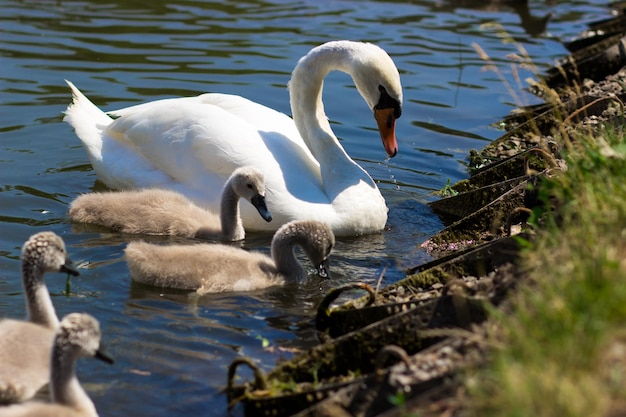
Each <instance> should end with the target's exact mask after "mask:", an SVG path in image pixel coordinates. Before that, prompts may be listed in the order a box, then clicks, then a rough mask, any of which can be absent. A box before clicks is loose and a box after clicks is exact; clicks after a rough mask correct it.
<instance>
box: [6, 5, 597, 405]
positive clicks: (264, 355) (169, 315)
mask: <svg viewBox="0 0 626 417" xmlns="http://www.w3.org/2000/svg"><path fill="white" fill-rule="evenodd" d="M479 3H480V4H479ZM484 4H487V3H483V2H469V1H461V0H459V1H453V0H442V1H440V2H433V1H430V0H421V1H420V0H414V1H411V2H407V1H356V0H355V1H336V2H321V1H312V0H301V1H295V2H281V1H275V2H271V1H269V2H268V1H247V2H234V1H226V2H225V1H216V0H215V1H192V0H186V1H179V2H175V4H172V2H165V1H160V0H154V1H150V2H147V1H143V0H141V1H140V0H131V1H85V0H83V1H76V2H64V1H49V0H35V1H18V0H8V1H5V2H4V3H3V13H2V15H1V16H0V21H1V24H0V50H1V53H2V71H1V72H0V90H1V93H2V102H1V104H0V105H1V106H2V111H0V132H2V133H1V135H0V141H1V143H2V151H1V154H0V155H1V157H0V160H1V161H2V165H3V169H2V179H3V182H2V184H0V225H1V233H0V268H1V270H2V273H1V274H0V316H11V317H21V316H24V314H25V312H24V301H23V296H22V288H21V281H20V262H19V255H20V248H21V246H22V244H23V242H24V241H25V240H26V239H27V238H28V236H30V235H31V234H33V233H36V232H38V231H41V230H44V229H45V230H53V231H54V232H56V233H58V234H60V235H61V236H63V238H64V239H65V241H66V244H67V247H68V251H69V253H70V256H71V257H72V259H73V260H74V262H75V263H77V264H78V265H79V266H80V268H81V275H80V276H79V277H74V278H72V287H71V293H70V294H69V295H68V294H66V292H65V281H66V277H65V276H63V275H62V274H54V275H49V276H47V277H46V282H47V283H48V285H49V287H50V290H51V293H52V296H53V302H54V304H55V307H56V309H57V312H58V314H59V315H60V316H62V315H64V314H67V313H69V312H72V311H86V312H89V313H91V314H93V315H94V316H95V317H97V318H98V319H99V320H100V321H101V324H102V329H103V334H104V343H105V346H106V348H107V350H108V351H109V352H110V353H111V354H112V355H113V356H114V357H115V359H116V364H115V365H114V366H112V367H103V366H100V364H92V363H90V362H92V361H84V363H82V362H81V363H80V364H79V375H80V378H81V381H82V382H83V383H84V384H85V386H86V388H87V389H88V391H89V393H90V395H91V396H92V397H93V398H94V402H95V403H96V406H97V408H98V410H99V412H100V414H101V415H103V416H106V415H150V416H172V415H188V414H189V413H194V412H195V413H199V414H203V415H207V414H210V415H221V416H225V415H227V414H228V413H227V411H226V400H225V398H224V396H223V395H222V394H221V391H220V390H221V389H222V388H223V387H224V385H225V382H226V381H225V378H226V367H227V366H228V364H229V363H230V362H231V361H232V359H233V358H235V357H236V356H237V355H242V354H243V355H249V356H250V357H252V358H254V359H255V360H257V361H258V362H259V364H260V365H261V367H262V368H263V369H270V368H271V367H272V366H273V364H274V363H275V362H276V361H277V360H279V359H280V358H286V357H290V356H291V355H292V354H293V353H292V352H293V351H294V350H298V349H305V348H306V347H307V346H310V345H311V344H313V343H316V340H317V338H316V334H315V331H314V329H313V327H312V322H311V318H312V317H313V315H314V312H315V307H316V305H317V303H318V302H319V300H320V299H321V298H322V297H323V295H324V294H325V292H326V291H328V289H329V288H331V287H332V286H335V285H339V284H341V283H346V282H352V281H366V282H369V283H371V284H376V283H377V282H378V280H379V279H381V280H382V284H383V285H384V284H388V283H392V282H395V281H397V280H398V279H400V278H402V277H403V276H404V273H405V270H406V269H407V268H410V267H413V266H415V265H417V264H420V263H423V262H425V261H428V260H429V259H430V258H429V256H428V255H427V254H425V253H424V252H423V251H422V250H421V249H420V247H419V244H420V243H421V242H422V241H424V240H425V239H427V238H428V237H429V236H430V235H432V234H434V233H435V232H436V231H438V230H439V229H441V228H442V227H443V225H442V223H441V221H440V220H439V219H438V218H437V216H435V215H434V214H433V213H431V211H430V210H429V209H428V206H427V205H426V204H427V202H428V201H430V200H432V199H433V198H436V197H435V196H434V194H433V193H434V192H435V191H436V190H438V189H441V188H442V187H443V186H444V185H445V184H446V183H447V182H448V180H450V181H452V182H454V181H457V180H459V179H461V178H464V177H466V175H467V172H466V169H465V161H466V155H467V153H468V151H469V150H470V149H472V148H480V147H483V146H484V145H485V144H486V143H487V142H488V141H490V140H492V139H494V138H495V137H497V136H498V135H499V134H500V132H498V131H497V130H495V129H494V128H492V127H491V124H492V123H494V122H495V121H497V120H498V119H499V118H500V117H501V116H503V115H505V114H506V113H508V112H509V110H510V109H511V107H512V106H516V105H519V104H530V103H531V102H533V101H535V100H536V99H535V98H534V97H532V96H531V95H529V94H528V93H526V92H525V91H523V90H521V88H519V87H517V84H516V82H515V79H514V77H513V75H512V71H511V62H510V60H509V58H507V56H508V55H509V54H511V53H516V52H518V50H517V48H516V45H511V44H506V43H504V42H503V41H502V40H501V38H500V36H501V32H498V31H496V30H491V29H488V27H489V25H485V23H492V22H498V23H499V24H500V25H501V31H505V32H506V33H508V34H509V35H510V37H511V38H512V39H515V40H516V41H517V42H519V43H520V45H522V46H523V47H524V48H525V50H527V51H528V54H529V55H530V57H531V59H532V60H533V62H535V63H536V64H537V65H539V67H540V68H545V67H546V66H548V65H550V64H551V63H552V62H553V61H554V60H555V59H556V58H558V57H560V56H562V55H563V54H565V53H566V51H565V50H564V48H563V47H562V46H561V44H560V42H559V39H560V38H564V39H568V38H570V37H572V36H574V35H575V34H576V33H577V32H578V31H580V30H582V29H583V28H584V21H591V20H597V19H599V18H601V17H604V16H605V15H606V12H607V10H606V9H605V4H604V1H600V0H595V1H594V2H589V1H578V0H571V1H564V2H559V3H558V4H554V5H551V4H548V3H546V2H544V1H531V2H523V1H522V2H515V1H512V2H503V3H500V4H495V5H497V6H498V7H490V8H488V9H485V8H484V7H483V6H484ZM479 6H480V7H479ZM490 6H494V4H490ZM500 6H502V7H500ZM550 13H552V18H551V19H549V20H547V19H545V18H546V17H547V16H548V15H549V14H550ZM332 39H355V40H367V41H372V42H376V43H378V44H380V45H381V46H382V47H383V48H385V49H386V50H387V51H388V52H389V53H390V55H391V56H392V57H393V58H394V60H395V62H396V64H397V66H398V68H399V70H400V73H401V77H402V82H403V86H404V97H405V102H404V106H403V116H402V117H401V118H400V119H399V120H398V124H397V135H398V142H399V146H400V150H399V154H398V155H397V156H396V157H395V158H393V159H390V160H388V159H385V155H384V151H383V149H382V147H381V145H380V139H379V138H378V134H377V132H376V131H375V123H374V119H373V117H372V114H371V110H370V109H367V107H366V106H365V104H364V103H363V101H362V99H361V98H360V97H359V96H358V94H357V93H356V92H355V91H354V88H353V86H352V82H351V80H350V79H349V78H348V77H347V76H345V75H344V74H339V73H333V74H331V75H330V76H329V77H328V79H327V80H326V81H325V90H324V100H325V105H326V110H327V112H328V115H329V117H330V118H331V123H332V125H333V129H334V131H335V133H336V134H337V136H338V137H339V138H340V139H341V141H342V144H343V146H344V147H345V148H346V151H347V152H348V153H349V154H350V155H351V156H352V157H353V158H354V159H355V160H357V161H358V162H359V163H360V164H361V165H362V166H363V167H364V168H365V169H366V170H367V171H368V172H369V173H370V174H371V175H372V177H373V178H374V179H375V180H376V182H377V183H378V185H379V187H380V188H381V191H382V193H383V195H384V196H385V198H386V200H387V204H388V206H389V210H390V211H389V221H388V224H387V228H386V230H385V231H384V232H383V233H379V234H374V235H370V236H362V237H358V238H350V239H339V240H338V242H337V248H336V251H335V252H334V254H333V256H332V258H331V273H332V280H321V279H318V278H313V279H312V280H311V281H310V282H309V283H307V284H305V285H302V286H287V287H284V288H273V289H268V290H264V291H259V292H254V293H249V294H244V293H237V294H217V295H215V294H214V295H205V296H202V297H197V296H193V295H189V294H187V293H185V292H180V291H174V290H163V289H157V288H152V287H146V286H141V285H138V284H136V283H133V282H132V281H131V279H130V277H129V275H128V270H127V267H126V264H125V262H124V259H123V250H124V248H125V247H126V244H127V242H128V241H129V240H130V239H133V238H136V237H131V236H127V235H121V234H116V233H110V232H109V231H108V230H105V229H102V228H97V227H93V226H89V227H86V226H84V225H71V224H69V223H68V221H67V215H66V213H67V208H68V205H69V203H70V202H71V201H72V199H74V198H75V197H76V196H78V195H79V194H81V193H84V192H89V191H93V190H99V191H102V190H106V187H105V186H104V185H103V184H102V183H100V182H99V181H97V179H96V176H95V173H94V172H93V170H92V169H91V166H90V165H89V163H88V160H87V157H86V153H85V151H84V150H83V148H82V145H81V144H80V143H79V141H78V139H77V138H76V136H75V135H74V133H73V132H72V131H71V129H70V128H69V126H67V125H66V124H64V123H63V122H62V112H63V110H64V109H65V107H66V106H67V104H68V103H69V101H70V93H69V91H68V89H67V87H66V86H65V84H64V82H63V79H64V78H67V79H70V80H72V81H73V82H74V83H75V84H76V85H77V86H79V87H80V88H81V89H83V90H84V92H85V93H86V94H87V95H88V96H89V97H91V98H92V99H93V100H94V102H96V103H98V105H100V106H102V108H104V109H106V110H113V109H116V108H121V107H126V106H128V105H131V104H136V103H140V102H144V101H149V100H155V99H160V98H165V97H175V96H181V95H195V94H198V93H201V92H207V91H212V92H225V93H232V94H240V95H243V96H245V97H247V98H250V99H252V100H254V101H257V102H260V103H263V104H265V105H267V106H269V107H272V108H275V109H277V110H280V111H282V112H285V113H287V114H290V109H289V97H288V94H287V89H286V84H287V81H288V79H289V74H290V72H291V70H292V68H293V66H294V65H295V63H296V61H297V60H298V59H299V58H300V57H301V56H302V55H304V54H305V53H306V52H307V51H308V50H309V49H310V48H311V47H312V46H314V45H317V44H320V43H322V42H325V41H328V40H332ZM473 42H475V43H477V44H479V45H480V46H481V47H482V48H483V49H484V50H485V51H486V52H487V53H488V54H489V56H490V57H492V59H493V60H494V63H495V65H496V66H497V67H498V69H499V70H500V71H501V72H502V74H503V77H504V81H505V82H506V83H508V86H507V85H503V81H502V80H501V79H500V78H499V77H498V76H496V75H495V74H494V73H493V72H489V71H486V72H485V71H483V66H484V62H482V61H481V60H480V59H479V57H477V56H476V53H475V51H474V49H473V48H472V46H471V44H472V43H473ZM519 71H520V77H521V79H524V78H526V77H528V76H531V75H532V74H531V73H528V72H526V70H524V69H521V68H520V69H519ZM508 87H510V88H512V89H513V90H514V91H515V93H516V94H517V95H518V96H519V100H521V101H523V103H518V102H515V100H514V99H513V98H512V97H511V94H510V91H509V90H508V89H507V88H508ZM143 238H144V239H150V240H154V241H155V242H162V243H166V242H168V241H184V240H176V239H174V240H168V239H164V238H159V237H154V238H152V237H143ZM270 239H271V236H270V235H268V234H250V235H249V236H248V238H247V239H246V241H245V242H244V243H243V247H244V248H246V249H250V250H260V251H262V252H264V253H268V252H269V242H270ZM299 256H300V257H301V258H302V259H304V258H303V257H302V255H301V254H300V255H299ZM266 345H268V346H266ZM235 414H237V413H235Z"/></svg>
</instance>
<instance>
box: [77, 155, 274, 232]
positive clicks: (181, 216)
mask: <svg viewBox="0 0 626 417" xmlns="http://www.w3.org/2000/svg"><path fill="white" fill-rule="evenodd" d="M240 198H244V199H246V200H248V201H249V202H250V203H252V205H253V206H254V207H255V208H256V209H257V211H258V212H259V214H260V215H261V217H262V218H263V219H264V220H265V221H268V222H269V221H271V220H272V215H271V213H270V212H269V210H268V209H267V205H266V204H265V180H264V177H263V174H262V173H261V172H260V171H259V170H258V169H256V168H253V167H242V168H238V169H236V170H235V171H234V172H233V174H232V175H231V176H230V178H229V179H228V181H227V182H226V185H225V186H224V189H223V191H222V200H221V208H220V215H219V216H217V215H216V214H214V213H211V212H209V211H207V210H204V209H202V208H200V207H198V206H197V205H195V204H194V203H192V202H191V201H190V200H189V199H188V198H187V197H185V196H183V195H182V194H180V193H177V192H175V191H170V190H165V189H157V188H150V189H144V190H128V191H111V192H105V193H89V194H83V195H81V196H80V197H78V198H76V199H75V200H74V201H73V202H72V204H71V205H70V209H69V217H70V218H71V219H72V220H73V221H75V222H81V223H91V224H98V225H102V226H106V227H109V228H111V229H113V230H117V231H120V232H124V233H135V234H148V235H173V236H183V237H195V238H200V239H216V238H219V239H222V240H225V241H236V240H242V239H243V238H244V237H245V231H244V228H243V224H242V222H241V217H240V214H239V199H240Z"/></svg>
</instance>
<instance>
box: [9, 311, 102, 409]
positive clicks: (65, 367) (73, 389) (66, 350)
mask: <svg viewBox="0 0 626 417" xmlns="http://www.w3.org/2000/svg"><path fill="white" fill-rule="evenodd" d="M53 340H54V345H53V347H52V350H51V351H49V352H48V361H49V362H50V399H51V402H50V403H43V402H38V401H30V402H26V403H23V404H15V405H12V406H8V407H0V417H97V416H98V412H97V411H96V407H95V406H94V404H93V402H92V401H91V399H90V398H89V396H88V395H87V393H86V392H85V390H84V389H83V388H82V387H81V385H80V382H79V381H78V378H77V377H76V373H75V370H74V369H75V363H76V361H77V359H78V358H81V357H92V358H97V359H101V360H103V361H105V362H107V363H113V360H112V359H111V358H109V357H108V356H107V355H105V354H104V353H102V351H101V350H100V324H99V323H98V321H97V320H96V319H95V318H93V317H92V316H90V315H89V314H84V313H72V314H68V315H67V316H65V317H63V320H61V323H60V325H59V328H58V330H57V332H56V333H55V335H54V337H53Z"/></svg>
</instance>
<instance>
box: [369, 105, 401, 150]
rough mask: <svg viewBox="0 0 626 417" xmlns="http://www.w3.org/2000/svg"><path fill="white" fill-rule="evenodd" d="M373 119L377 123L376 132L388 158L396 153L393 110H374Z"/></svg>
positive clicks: (396, 143) (396, 144)
mask: <svg viewBox="0 0 626 417" xmlns="http://www.w3.org/2000/svg"><path fill="white" fill-rule="evenodd" d="M374 118H375V119H376V123H378V131H379V132H380V137H381V139H382V140H383V146H384V147H385V152H387V155H389V157H390V158H393V157H394V156H396V154H397V153H398V142H396V118H395V116H394V115H393V109H392V108H389V109H374Z"/></svg>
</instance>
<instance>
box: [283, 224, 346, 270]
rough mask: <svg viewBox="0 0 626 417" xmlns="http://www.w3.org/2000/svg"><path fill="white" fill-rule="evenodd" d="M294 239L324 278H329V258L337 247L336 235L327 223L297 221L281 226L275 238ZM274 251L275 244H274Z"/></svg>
mask: <svg viewBox="0 0 626 417" xmlns="http://www.w3.org/2000/svg"><path fill="white" fill-rule="evenodd" d="M277 236H282V237H283V238H285V239H293V241H294V242H295V243H296V244H297V245H299V246H300V247H301V248H302V250H303V251H304V253H305V254H306V256H307V257H308V258H309V260H310V261H311V263H312V264H313V265H314V266H315V269H316V271H317V273H318V274H319V276H321V277H322V278H329V277H330V273H329V271H328V258H329V257H330V254H331V252H332V250H333V247H334V246H335V235H334V233H333V231H332V230H331V229H330V227H329V226H328V225H327V224H326V223H322V222H318V221H314V220H295V221H292V222H289V223H287V224H284V225H283V226H281V228H280V229H278V231H276V234H275V235H274V238H275V239H276V238H277ZM272 249H274V244H273V242H272Z"/></svg>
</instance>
